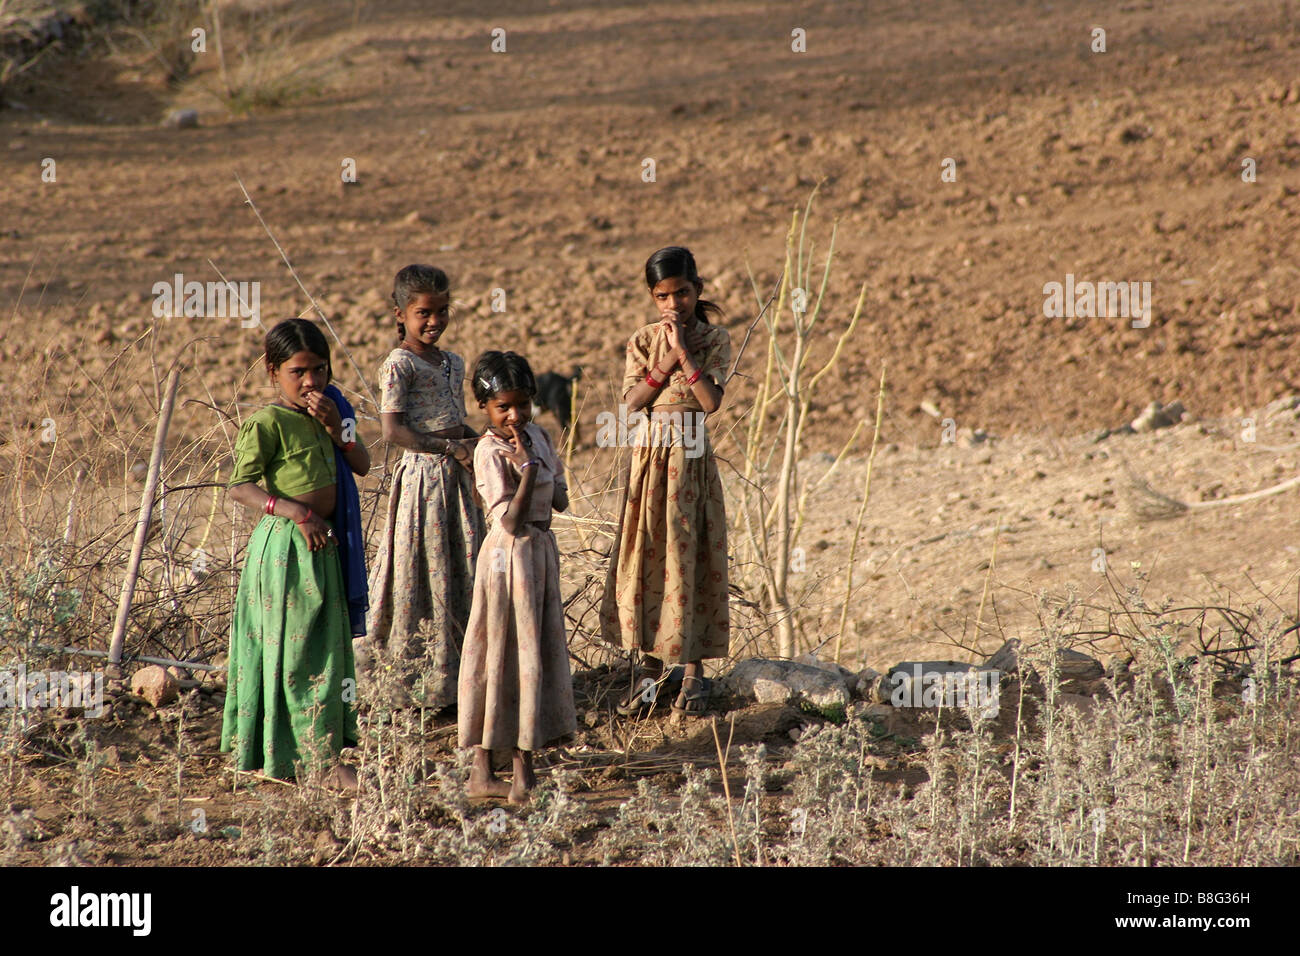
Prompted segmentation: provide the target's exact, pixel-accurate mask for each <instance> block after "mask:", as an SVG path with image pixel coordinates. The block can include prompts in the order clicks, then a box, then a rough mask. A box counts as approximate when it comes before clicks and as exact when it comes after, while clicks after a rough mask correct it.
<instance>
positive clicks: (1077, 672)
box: [1057, 647, 1106, 680]
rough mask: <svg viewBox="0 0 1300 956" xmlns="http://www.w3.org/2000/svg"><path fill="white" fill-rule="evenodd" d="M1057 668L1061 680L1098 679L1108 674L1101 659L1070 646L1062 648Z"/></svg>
mask: <svg viewBox="0 0 1300 956" xmlns="http://www.w3.org/2000/svg"><path fill="white" fill-rule="evenodd" d="M1057 670H1058V671H1059V673H1060V675H1061V680H1096V679H1098V678H1099V677H1105V676H1106V669H1105V668H1104V667H1102V666H1101V662H1100V661H1099V660H1097V659H1096V658H1095V657H1089V656H1088V655H1087V654H1084V653H1083V652H1081V651H1074V650H1070V649H1069V648H1068V647H1067V648H1062V649H1061V653H1060V655H1059V658H1058V663H1057Z"/></svg>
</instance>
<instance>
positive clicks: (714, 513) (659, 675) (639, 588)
mask: <svg viewBox="0 0 1300 956" xmlns="http://www.w3.org/2000/svg"><path fill="white" fill-rule="evenodd" d="M645 275H646V285H648V286H649V287H650V298H651V301H653V302H654V304H655V307H656V309H658V311H659V313H660V321H659V322H657V323H654V324H652V325H646V326H643V327H642V328H640V329H638V330H637V331H636V333H635V334H634V335H633V336H632V338H631V339H630V340H629V341H628V344H627V366H626V373H625V375H624V377H623V401H624V403H625V405H626V408H627V411H628V412H629V413H636V412H640V411H641V410H642V409H645V408H649V409H651V416H650V421H649V422H647V423H642V425H641V427H640V428H639V430H638V433H637V437H636V438H634V439H633V440H632V444H633V446H634V447H633V452H632V463H631V468H630V471H629V474H628V480H627V492H626V495H625V497H624V501H623V507H622V512H621V521H620V525H619V532H618V536H617V537H616V538H615V541H614V548H613V550H612V551H611V552H610V558H609V572H608V576H607V578H606V581H605V594H604V599H603V601H602V604H601V634H602V637H603V638H604V640H606V641H607V642H609V643H611V644H617V645H619V646H621V647H624V648H626V649H628V650H631V651H640V652H641V653H642V654H644V655H646V657H647V661H646V663H645V667H644V670H643V674H644V675H645V676H644V679H643V680H641V681H640V682H638V680H637V677H638V675H637V671H636V669H635V668H634V670H633V680H632V685H633V686H632V688H631V690H630V692H629V694H628V696H627V697H626V698H625V699H624V701H623V703H622V704H621V705H620V707H619V711H620V712H621V713H624V714H629V713H633V712H635V711H637V710H640V709H642V708H644V707H653V705H654V703H655V700H656V698H657V696H658V691H659V689H660V687H661V686H662V685H663V684H664V682H665V681H664V678H663V663H664V662H665V661H668V662H670V663H674V664H684V665H685V667H684V669H683V677H682V687H681V692H680V694H679V695H678V696H677V699H676V701H675V702H674V704H673V710H674V712H676V713H678V714H689V715H698V714H700V713H703V712H704V711H705V710H706V709H707V707H708V682H707V681H706V680H705V679H704V665H703V660H704V658H714V657H726V656H727V653H728V644H729V624H730V615H729V611H728V607H727V515H726V510H725V506H724V502H723V498H722V482H721V480H720V479H719V477H718V466H717V463H716V462H715V461H714V458H713V449H712V448H711V447H710V446H709V441H708V433H707V432H706V431H705V429H704V417H705V415H707V414H709V413H711V412H715V411H717V410H718V408H719V406H720V405H721V404H722V386H723V384H724V382H725V380H726V375H727V366H728V364H729V363H730V361H731V338H730V336H729V335H728V334H727V330H726V329H724V328H722V327H720V326H717V325H711V324H710V323H709V315H710V314H721V310H720V309H719V308H718V307H717V306H716V305H714V304H712V303H711V302H706V301H704V300H703V299H701V298H700V293H701V292H703V291H704V286H703V283H702V282H701V281H700V278H699V274H698V273H697V271H696V267H695V258H694V256H692V255H691V253H690V251H689V250H687V249H683V248H681V247H680V246H670V247H668V248H666V249H660V250H659V251H658V252H656V253H655V254H654V255H653V256H651V257H650V259H649V261H647V262H646V267H645Z"/></svg>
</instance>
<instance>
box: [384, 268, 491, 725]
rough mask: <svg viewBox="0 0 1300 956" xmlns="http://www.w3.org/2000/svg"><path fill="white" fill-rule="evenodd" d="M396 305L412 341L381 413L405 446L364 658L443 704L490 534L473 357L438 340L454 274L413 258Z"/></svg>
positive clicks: (411, 696)
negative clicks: (477, 477)
mask: <svg viewBox="0 0 1300 956" xmlns="http://www.w3.org/2000/svg"><path fill="white" fill-rule="evenodd" d="M393 303H394V309H393V311H394V313H395V315H396V317H397V333H398V335H399V336H400V339H401V344H400V345H399V347H398V348H396V349H394V350H393V351H392V353H391V354H390V355H389V356H388V358H387V359H386V360H385V361H384V364H383V365H382V366H381V367H380V369H379V390H380V408H379V412H380V418H381V421H382V423H383V433H384V438H385V439H386V440H388V441H390V442H392V443H394V444H396V445H400V446H401V447H402V448H403V449H404V451H403V454H402V459H401V461H400V462H398V464H397V467H396V469H394V471H393V479H392V488H391V490H390V492H389V497H388V521H387V524H386V527H385V529H384V537H383V539H382V540H381V541H380V544H379V553H378V556H377V558H376V560H375V564H374V570H373V572H372V575H371V579H370V596H371V604H370V617H369V620H368V621H367V631H368V634H369V643H370V645H371V648H370V649H371V650H372V651H373V657H374V660H373V661H369V662H368V661H366V659H365V656H364V655H363V656H362V661H363V664H368V665H369V666H368V667H367V668H366V669H367V670H369V671H370V672H371V673H370V675H369V676H371V677H379V676H380V674H383V676H385V677H386V678H387V679H385V680H383V681H382V687H383V688H384V689H386V690H387V692H388V693H389V694H390V695H391V696H389V699H388V701H387V702H388V703H389V704H391V705H394V706H410V705H413V704H422V705H423V706H426V707H430V708H433V709H435V710H437V709H441V708H444V707H447V706H449V705H451V704H454V703H455V702H456V679H457V673H458V671H459V667H460V646H461V641H462V639H463V636H464V633H465V625H466V623H467V622H468V620H469V610H470V598H471V595H472V594H473V591H474V562H475V560H476V558H477V557H478V549H479V545H480V543H481V542H482V540H483V531H484V529H483V516H482V513H481V512H480V510H479V508H478V505H477V504H476V503H475V502H474V486H473V474H472V470H471V468H472V465H471V462H472V459H473V452H474V443H475V442H476V441H477V439H478V435H477V433H476V432H475V431H474V430H473V429H472V428H470V427H469V426H468V425H466V424H465V395H464V387H465V362H464V360H463V359H462V358H461V357H460V356H459V355H457V354H456V353H454V352H449V351H447V350H446V349H442V348H439V347H438V342H439V340H440V339H441V337H442V334H443V332H444V331H445V330H446V328H447V324H448V322H449V321H450V290H449V283H448V280H447V275H446V273H444V272H443V271H442V270H441V269H437V268H434V267H432V266H422V265H411V266H407V267H406V268H405V269H403V270H402V271H401V272H399V273H398V274H397V278H396V280H395V281H394V283H393ZM430 645H431V646H430ZM363 650H364V649H363ZM376 671H378V672H380V673H375V672H376ZM384 672H386V673H384ZM376 689H377V688H375V687H374V686H373V685H372V686H371V687H370V688H369V690H370V692H371V693H373V692H374V691H375V690H376Z"/></svg>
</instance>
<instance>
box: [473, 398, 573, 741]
mask: <svg viewBox="0 0 1300 956" xmlns="http://www.w3.org/2000/svg"><path fill="white" fill-rule="evenodd" d="M524 434H525V435H527V436H528V438H529V440H530V441H531V442H532V454H533V457H535V458H538V459H540V461H541V464H539V465H536V466H534V467H536V468H537V477H536V479H535V480H534V483H533V496H532V499H531V501H530V503H529V509H528V513H527V514H526V515H525V516H524V517H525V519H526V522H527V521H547V520H548V519H549V518H550V516H551V510H552V496H553V494H554V491H555V488H556V486H559V487H565V481H564V465H563V464H562V463H561V462H560V459H559V456H557V455H556V453H555V448H554V447H553V446H552V445H551V440H550V438H549V437H548V436H547V434H546V432H545V430H543V429H542V428H541V427H540V426H538V425H534V424H532V423H529V424H528V425H526V426H524ZM509 448H510V444H509V443H508V442H505V441H503V440H501V439H500V438H497V437H496V436H495V435H494V434H493V433H492V432H491V431H488V432H487V433H486V434H485V435H484V436H483V438H482V439H481V440H480V441H479V443H478V447H477V448H476V449H475V451H474V476H475V481H476V482H477V484H478V491H479V495H480V496H481V497H482V499H483V509H484V511H485V512H486V513H487V515H488V532H487V536H486V537H485V538H484V540H483V546H482V547H481V548H480V549H479V554H478V565H477V569H476V571H475V576H474V601H473V605H472V608H471V610H470V615H469V625H468V626H467V627H466V628H465V643H464V646H463V647H462V649H461V658H460V682H459V686H458V694H457V696H458V698H459V721H460V726H459V730H460V745H461V746H462V747H475V746H478V747H488V748H491V749H494V750H506V749H511V748H516V747H517V748H519V749H520V750H537V749H538V748H540V747H544V746H546V745H547V744H548V743H551V742H552V741H554V740H556V739H557V738H559V737H563V736H565V735H567V734H571V733H573V732H574V731H575V730H577V726H578V720H577V714H576V712H575V710H574V706H573V679H572V677H571V675H570V672H569V649H568V644H567V642H566V638H565V633H564V606H563V604H562V603H561V601H560V552H559V549H558V548H557V547H556V544H555V534H554V533H553V532H551V531H543V530H542V529H540V528H538V527H536V526H535V525H532V524H528V523H526V522H525V523H524V524H522V525H521V526H520V528H519V530H518V533H517V534H513V535H512V534H510V533H508V532H507V531H506V530H505V529H504V528H502V527H501V517H502V515H504V514H505V511H506V509H507V508H508V507H509V506H510V502H511V500H512V499H513V498H514V496H515V490H516V489H517V488H518V487H519V480H520V472H519V469H518V468H516V467H515V465H514V464H512V463H511V462H510V461H509V459H507V458H506V457H505V452H506V451H507V450H508V449H509Z"/></svg>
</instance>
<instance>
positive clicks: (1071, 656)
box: [984, 637, 1106, 681]
mask: <svg viewBox="0 0 1300 956" xmlns="http://www.w3.org/2000/svg"><path fill="white" fill-rule="evenodd" d="M984 667H985V668H987V669H989V670H996V671H999V672H1000V673H1003V674H1015V673H1018V672H1019V670H1020V641H1019V640H1017V639H1016V638H1014V637H1013V638H1012V639H1011V640H1009V641H1007V642H1006V643H1005V644H1003V645H1002V646H1001V647H999V648H998V649H997V650H996V651H994V652H993V654H991V655H990V656H989V659H988V660H986V661H985V662H984ZM1026 669H1027V670H1029V671H1031V672H1032V671H1033V668H1032V666H1029V667H1027V668H1026ZM1057 675H1058V679H1059V680H1061V681H1095V680H1098V679H1100V678H1102V677H1105V676H1106V670H1105V668H1104V667H1102V665H1101V662H1100V661H1098V660H1097V659H1096V658H1094V657H1089V656H1088V655H1087V654H1084V653H1083V652H1082V651H1076V650H1071V649H1070V648H1068V647H1066V648H1062V649H1061V651H1060V653H1059V654H1058V655H1057Z"/></svg>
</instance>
